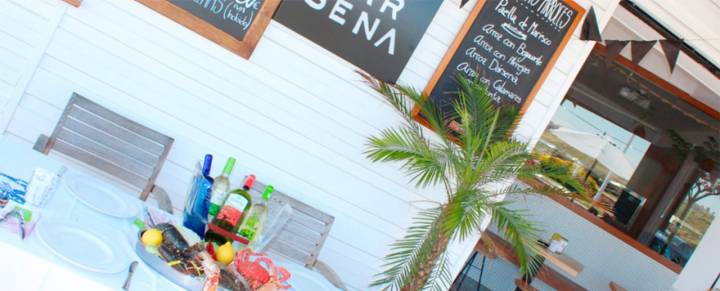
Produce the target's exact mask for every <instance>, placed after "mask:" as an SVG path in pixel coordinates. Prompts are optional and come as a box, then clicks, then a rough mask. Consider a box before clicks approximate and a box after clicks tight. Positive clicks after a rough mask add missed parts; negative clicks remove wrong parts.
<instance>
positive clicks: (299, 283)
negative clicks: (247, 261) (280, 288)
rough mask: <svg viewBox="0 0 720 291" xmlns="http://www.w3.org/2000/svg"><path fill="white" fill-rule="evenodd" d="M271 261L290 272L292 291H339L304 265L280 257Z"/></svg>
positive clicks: (274, 257)
mask: <svg viewBox="0 0 720 291" xmlns="http://www.w3.org/2000/svg"><path fill="white" fill-rule="evenodd" d="M271 259H272V260H273V263H275V266H278V267H283V268H285V269H286V270H288V272H290V280H288V283H289V284H290V285H291V287H290V291H304V290H316V291H322V290H339V289H338V288H336V287H335V286H333V284H332V283H330V282H329V281H328V280H327V279H325V277H323V276H322V275H321V274H320V273H318V272H316V271H313V270H310V269H308V268H305V266H303V265H300V264H298V263H294V262H292V261H289V260H285V258H283V257H279V256H273V257H271Z"/></svg>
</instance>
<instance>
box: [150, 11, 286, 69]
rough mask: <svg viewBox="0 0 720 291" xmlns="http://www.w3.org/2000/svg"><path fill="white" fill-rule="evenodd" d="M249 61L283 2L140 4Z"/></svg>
mask: <svg viewBox="0 0 720 291" xmlns="http://www.w3.org/2000/svg"><path fill="white" fill-rule="evenodd" d="M137 1H138V2H140V3H142V4H144V5H145V6H148V7H150V8H152V9H153V10H155V11H157V12H159V13H161V14H163V15H165V16H167V17H169V18H170V19H172V20H174V21H175V22H177V23H180V24H182V25H183V26H185V27H187V28H189V29H190V30H192V31H195V32H196V33H198V34H200V35H202V36H204V37H206V38H208V39H210V40H212V41H214V42H215V43H217V44H219V45H221V46H222V47H224V48H226V49H228V50H230V51H232V52H234V53H236V54H238V55H240V56H242V57H244V58H246V59H247V58H249V57H250V55H251V54H252V52H253V50H254V49H255V45H256V44H257V42H258V41H259V40H260V36H261V35H262V33H263V32H264V31H265V28H266V27H267V25H268V23H270V19H272V16H273V14H274V13H275V10H276V9H277V7H278V5H279V4H280V1H281V0H137Z"/></svg>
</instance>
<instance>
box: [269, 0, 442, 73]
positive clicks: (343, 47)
mask: <svg viewBox="0 0 720 291" xmlns="http://www.w3.org/2000/svg"><path fill="white" fill-rule="evenodd" d="M441 3H442V1H440V0H290V1H283V3H282V4H281V5H280V8H279V9H278V11H277V13H276V14H275V20H277V21H278V22H280V23H282V24H283V25H285V26H287V27H288V28H290V29H292V30H294V31H296V32H297V33H299V34H301V35H303V36H305V37H307V38H308V39H310V40H311V41H313V42H315V43H317V44H319V45H320V46H322V47H324V48H326V49H328V50H329V51H331V52H333V53H335V54H336V55H338V56H340V57H341V58H343V59H345V60H347V61H349V62H351V63H353V64H354V65H356V66H358V67H360V68H361V69H363V70H365V71H366V72H368V73H369V74H371V75H373V76H375V77H377V78H379V79H381V80H385V81H387V82H392V83H394V82H395V81H396V80H397V79H398V77H399V76H400V73H401V72H402V70H403V68H405V64H407V62H408V60H409V59H410V56H411V55H412V53H413V51H415V47H416V46H417V44H418V43H419V42H420V39H421V38H422V36H423V35H424V34H425V30H426V29H427V27H428V25H430V22H431V21H432V19H433V17H434V16H435V13H436V12H437V10H438V8H439V7H440V4H441Z"/></svg>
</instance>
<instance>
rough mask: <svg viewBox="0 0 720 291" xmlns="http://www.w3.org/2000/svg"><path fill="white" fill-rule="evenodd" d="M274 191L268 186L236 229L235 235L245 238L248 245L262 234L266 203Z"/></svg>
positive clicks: (266, 211)
mask: <svg viewBox="0 0 720 291" xmlns="http://www.w3.org/2000/svg"><path fill="white" fill-rule="evenodd" d="M274 190H275V188H273V186H272V185H268V186H267V187H266V188H265V191H263V193H262V199H260V202H258V203H256V204H253V206H252V207H251V208H250V212H249V213H248V214H247V215H246V216H245V219H244V220H243V222H242V224H240V228H238V231H237V234H238V235H239V236H241V237H244V238H246V239H247V240H248V241H249V242H250V245H251V246H252V244H253V242H254V241H255V240H256V239H257V238H258V235H259V234H260V233H261V232H262V228H263V225H264V224H265V218H266V217H267V214H268V201H270V195H272V192H273V191H274Z"/></svg>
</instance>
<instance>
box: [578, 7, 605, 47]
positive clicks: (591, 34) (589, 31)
mask: <svg viewBox="0 0 720 291" xmlns="http://www.w3.org/2000/svg"><path fill="white" fill-rule="evenodd" d="M580 39H581V40H594V41H602V36H601V35H600V27H599V26H598V22H597V17H595V9H593V7H592V6H590V11H588V14H587V15H586V16H585V21H584V22H583V26H582V30H581V31H580Z"/></svg>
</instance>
